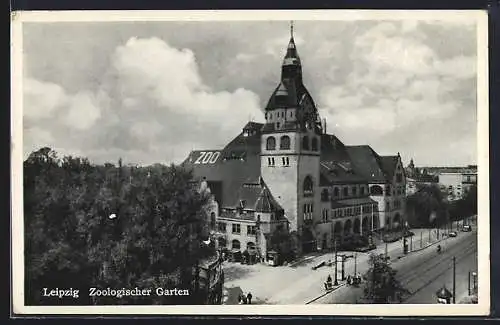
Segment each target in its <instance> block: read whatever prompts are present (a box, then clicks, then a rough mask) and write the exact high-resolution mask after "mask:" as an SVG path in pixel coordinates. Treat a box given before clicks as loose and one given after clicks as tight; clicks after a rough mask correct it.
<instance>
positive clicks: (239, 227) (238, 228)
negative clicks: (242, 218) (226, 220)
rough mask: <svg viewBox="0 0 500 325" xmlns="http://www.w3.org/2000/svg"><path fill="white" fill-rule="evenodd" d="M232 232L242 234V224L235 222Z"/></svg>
mask: <svg viewBox="0 0 500 325" xmlns="http://www.w3.org/2000/svg"><path fill="white" fill-rule="evenodd" d="M232 233H233V234H240V233H241V226H240V224H239V223H233V229H232Z"/></svg>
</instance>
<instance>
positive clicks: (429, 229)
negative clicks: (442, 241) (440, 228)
mask: <svg viewBox="0 0 500 325" xmlns="http://www.w3.org/2000/svg"><path fill="white" fill-rule="evenodd" d="M431 242H432V241H431V228H429V243H431Z"/></svg>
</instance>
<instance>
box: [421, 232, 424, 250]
mask: <svg viewBox="0 0 500 325" xmlns="http://www.w3.org/2000/svg"><path fill="white" fill-rule="evenodd" d="M423 234H424V233H423V232H422V231H421V232H420V248H422V247H423V246H424V245H423V243H424V242H423V239H424V238H423V237H424V236H423Z"/></svg>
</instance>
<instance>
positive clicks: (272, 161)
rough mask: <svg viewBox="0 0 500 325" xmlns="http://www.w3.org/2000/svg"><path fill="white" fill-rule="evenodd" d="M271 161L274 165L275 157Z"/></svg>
mask: <svg viewBox="0 0 500 325" xmlns="http://www.w3.org/2000/svg"><path fill="white" fill-rule="evenodd" d="M271 163H272V165H273V166H274V158H271Z"/></svg>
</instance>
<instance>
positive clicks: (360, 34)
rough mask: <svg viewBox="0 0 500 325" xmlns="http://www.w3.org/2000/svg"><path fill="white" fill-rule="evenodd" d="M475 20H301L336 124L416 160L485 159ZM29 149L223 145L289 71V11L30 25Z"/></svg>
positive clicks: (153, 154) (93, 152) (125, 152)
mask: <svg viewBox="0 0 500 325" xmlns="http://www.w3.org/2000/svg"><path fill="white" fill-rule="evenodd" d="M475 28H476V26H475V25H474V23H457V22H440V21H436V20H433V21H404V22H403V21H366V20H365V21H296V22H295V39H296V43H297V46H298V51H299V55H300V57H301V59H302V64H303V69H304V82H305V84H306V87H307V88H308V89H309V91H310V92H311V94H312V96H313V98H314V99H315V101H316V103H317V105H318V108H319V110H320V114H321V116H322V117H324V118H326V119H327V129H328V132H330V133H334V134H335V135H337V136H338V137H339V138H340V139H341V140H342V141H343V142H344V143H346V144H352V145H356V144H369V145H371V146H372V147H373V148H374V149H375V150H376V151H377V152H379V153H380V154H382V155H384V154H396V153H397V152H398V151H399V152H400V153H401V156H402V157H403V160H404V162H405V163H407V162H408V161H409V159H410V158H411V157H413V158H414V159H415V163H416V164H417V165H465V164H472V163H476V156H477V153H476V131H477V128H476V60H477V59H476V58H477V56H476V51H477V48H476V29H475ZM23 38H24V39H23V53H24V70H23V74H24V76H23V80H24V81H23V92H24V108H23V109H24V120H23V121H24V154H25V157H26V156H27V155H28V154H29V153H30V152H32V151H33V150H36V149H38V148H40V147H42V146H50V147H52V148H54V149H55V150H57V151H58V152H61V153H63V154H74V155H83V156H87V157H89V158H90V159H91V160H92V161H94V162H97V163H101V162H104V161H111V162H116V161H117V160H118V158H119V157H122V158H123V160H124V162H126V163H138V164H149V163H154V162H162V163H169V162H179V161H181V160H183V159H184V158H185V157H186V156H187V154H188V152H189V151H190V150H192V149H217V148H221V147H222V146H224V145H225V144H226V143H227V142H228V141H229V140H231V139H232V138H233V137H234V136H236V135H237V134H238V133H239V132H240V130H241V128H242V126H243V125H244V124H245V123H246V122H247V121H248V120H254V121H262V120H263V112H262V107H263V106H264V105H265V103H266V102H267V100H268V98H269V96H270V95H271V93H272V91H273V90H274V88H275V87H276V86H277V83H278V81H279V77H280V64H281V61H282V58H283V56H284V53H285V51H286V45H287V43H288V39H289V22H288V21H260V22H250V21H248V22H234V21H233V22H139V23H138V22H128V23H126V22H108V23H88V22H86V23H81V22H80V23H74V22H73V23H25V24H24V28H23Z"/></svg>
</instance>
